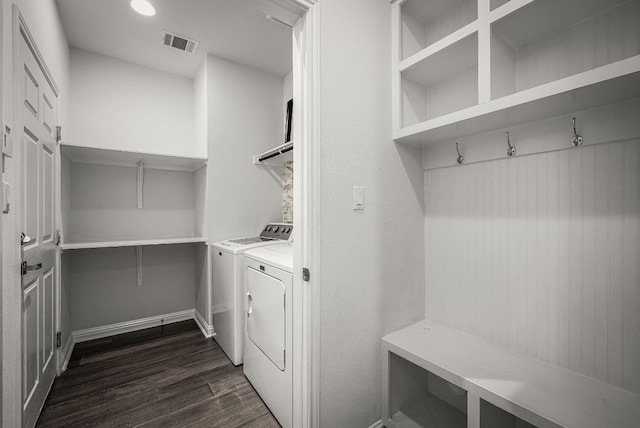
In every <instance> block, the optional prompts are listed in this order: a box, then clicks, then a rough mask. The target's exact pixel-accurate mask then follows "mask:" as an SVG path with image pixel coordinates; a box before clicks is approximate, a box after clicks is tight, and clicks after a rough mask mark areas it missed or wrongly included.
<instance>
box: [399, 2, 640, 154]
mask: <svg viewBox="0 0 640 428" xmlns="http://www.w3.org/2000/svg"><path fill="white" fill-rule="evenodd" d="M392 3H393V23H394V28H393V48H392V49H393V58H392V61H393V64H394V65H393V67H394V69H393V82H392V84H393V126H394V132H393V137H394V140H396V141H402V142H406V143H410V144H415V145H427V144H430V143H434V142H438V141H446V140H453V139H455V138H459V137H464V136H468V135H473V134H478V133H483V132H489V131H493V130H498V129H504V128H508V127H512V126H516V125H520V124H523V123H526V122H531V121H535V120H541V119H546V118H550V117H554V116H559V115H562V114H568V113H572V112H576V111H583V110H587V109H590V108H594V107H599V106H604V105H608V104H612V103H616V102H621V101H625V100H629V99H633V98H638V97H640V2H639V1H638V0H610V1H609V0H565V1H554V0H510V1H507V0H471V1H453V2H452V1H447V0H428V1H425V0H423V1H419V0H405V1H402V0H396V1H394V0H392Z"/></svg>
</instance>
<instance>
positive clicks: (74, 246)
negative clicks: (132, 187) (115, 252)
mask: <svg viewBox="0 0 640 428" xmlns="http://www.w3.org/2000/svg"><path fill="white" fill-rule="evenodd" d="M203 242H207V238H205V237H200V236H195V237H184V238H175V237H168V238H150V239H121V240H105V241H91V242H63V243H61V244H60V248H61V249H63V250H83V249H92V248H115V247H137V246H147V245H170V244H192V243H203Z"/></svg>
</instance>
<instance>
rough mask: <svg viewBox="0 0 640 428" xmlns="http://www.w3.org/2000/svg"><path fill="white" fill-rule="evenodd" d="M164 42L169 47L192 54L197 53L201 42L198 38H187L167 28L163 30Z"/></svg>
mask: <svg viewBox="0 0 640 428" xmlns="http://www.w3.org/2000/svg"><path fill="white" fill-rule="evenodd" d="M162 43H163V44H164V45H165V46H167V47H169V48H174V49H178V50H180V51H182V52H186V53H190V54H195V53H196V51H197V50H198V46H200V42H198V41H196V40H191V39H187V38H186V37H182V36H178V35H177V34H173V33H170V32H168V31H165V30H162Z"/></svg>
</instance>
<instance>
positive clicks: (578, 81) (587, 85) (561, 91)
mask: <svg viewBox="0 0 640 428" xmlns="http://www.w3.org/2000/svg"><path fill="white" fill-rule="evenodd" d="M639 97H640V56H634V57H631V58H627V59H624V60H621V61H617V62H614V63H611V64H608V65H604V66H601V67H598V68H595V69H592V70H588V71H585V72H582V73H579V74H575V75H572V76H569V77H566V78H563V79H559V80H555V81H553V82H550V83H547V84H544V85H541V86H536V87H534V88H530V89H527V90H524V91H521V92H517V93H514V94H512V95H508V96H505V97H502V98H498V99H496V100H492V101H489V102H486V103H483V104H479V105H476V106H473V107H469V108H466V109H463V110H460V111H457V112H454V113H450V114H446V115H443V116H440V117H437V118H434V119H430V120H427V121H424V122H421V123H418V124H415V125H411V126H408V127H405V128H401V129H398V130H396V131H394V133H393V139H394V140H396V141H401V142H405V143H409V144H414V145H418V146H425V145H428V144H431V143H435V142H438V141H447V140H453V139H456V138H461V137H465V136H469V135H474V134H481V133H484V132H490V131H496V130H500V129H505V128H509V127H512V126H517V125H521V124H523V123H527V122H534V121H537V120H542V119H548V118H550V117H554V116H561V115H563V114H569V113H573V112H576V111H583V110H588V109H591V108H595V107H599V106H604V105H608V104H614V103H616V102H621V101H626V100H630V99H634V98H639Z"/></svg>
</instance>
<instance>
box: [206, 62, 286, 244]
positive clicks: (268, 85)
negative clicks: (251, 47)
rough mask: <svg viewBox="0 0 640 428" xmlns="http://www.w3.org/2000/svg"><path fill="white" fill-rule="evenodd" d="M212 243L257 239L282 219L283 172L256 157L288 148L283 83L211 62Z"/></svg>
mask: <svg viewBox="0 0 640 428" xmlns="http://www.w3.org/2000/svg"><path fill="white" fill-rule="evenodd" d="M206 67H207V76H208V80H207V85H206V86H207V92H208V102H207V111H208V120H209V122H208V129H207V137H208V149H209V163H208V180H209V181H208V184H207V192H208V197H209V201H208V204H209V216H208V217H209V229H208V231H209V240H210V242H215V241H219V240H221V239H227V238H237V237H240V236H255V235H256V234H257V233H258V232H260V229H261V228H262V227H263V226H264V225H265V224H266V223H268V222H273V221H281V219H282V180H281V177H280V175H281V174H282V171H281V169H269V168H265V167H257V166H255V165H253V156H254V155H256V154H259V153H261V152H264V151H266V150H268V149H270V148H273V147H276V146H278V145H280V144H282V143H283V141H282V140H283V135H284V131H283V129H282V125H281V124H282V123H283V120H282V105H281V103H282V96H283V92H282V91H283V89H282V85H283V83H282V78H279V77H276V76H272V75H269V74H265V73H263V72H261V71H258V70H255V69H252V68H248V67H246V66H243V65H239V64H236V63H233V62H230V61H227V60H224V59H221V58H217V57H215V56H212V55H209V56H208V57H207V65H206Z"/></svg>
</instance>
